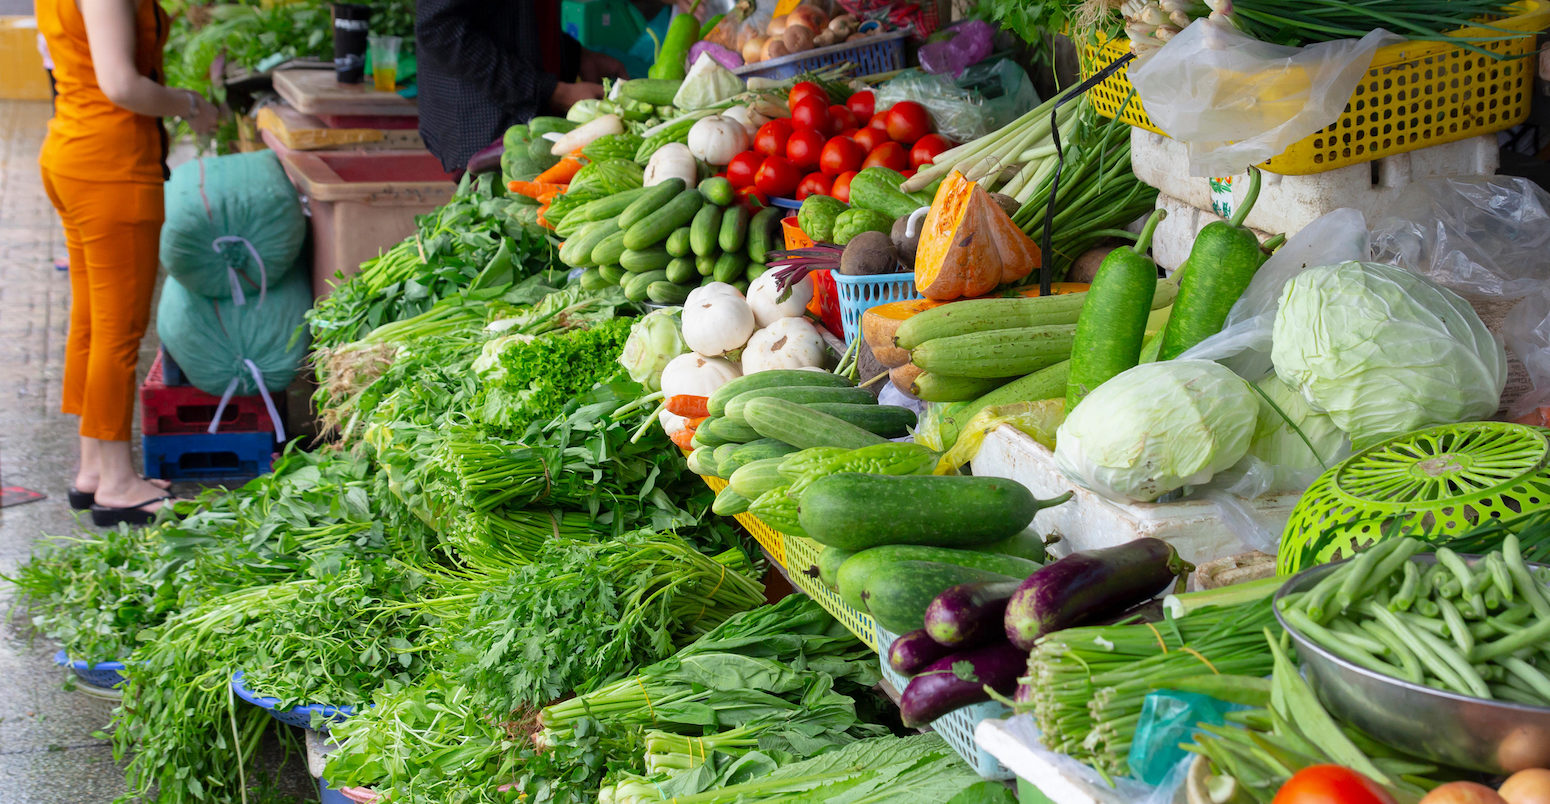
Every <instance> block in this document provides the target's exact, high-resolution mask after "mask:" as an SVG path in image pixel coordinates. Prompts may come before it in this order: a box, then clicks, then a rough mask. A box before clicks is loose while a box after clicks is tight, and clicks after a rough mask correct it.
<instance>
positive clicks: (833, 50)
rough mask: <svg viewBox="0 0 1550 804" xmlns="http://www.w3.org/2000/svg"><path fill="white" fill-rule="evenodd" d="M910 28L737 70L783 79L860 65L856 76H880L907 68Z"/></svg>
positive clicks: (748, 65) (748, 74) (805, 51)
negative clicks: (836, 67) (906, 47)
mask: <svg viewBox="0 0 1550 804" xmlns="http://www.w3.org/2000/svg"><path fill="white" fill-rule="evenodd" d="M909 35H910V34H909V32H908V31H895V32H893V33H890V34H882V35H880V36H872V37H868V38H866V39H859V40H857V41H855V42H842V43H840V44H838V45H830V46H828V47H820V48H814V49H812V50H804V51H802V52H801V53H793V54H791V55H789V56H781V57H780V58H778V59H765V60H764V61H759V62H754V63H753V64H747V65H744V66H742V67H739V68H737V69H736V70H733V72H735V73H737V74H738V75H740V76H742V77H743V78H745V79H746V78H770V79H774V80H780V79H784V78H791V77H792V76H795V75H800V74H802V73H806V72H816V71H818V70H823V69H825V68H828V67H833V66H835V65H837V64H843V63H845V62H850V63H851V64H854V65H856V71H855V74H856V75H876V74H878V73H891V72H893V71H894V70H902V69H904V38H905V37H907V36H909Z"/></svg>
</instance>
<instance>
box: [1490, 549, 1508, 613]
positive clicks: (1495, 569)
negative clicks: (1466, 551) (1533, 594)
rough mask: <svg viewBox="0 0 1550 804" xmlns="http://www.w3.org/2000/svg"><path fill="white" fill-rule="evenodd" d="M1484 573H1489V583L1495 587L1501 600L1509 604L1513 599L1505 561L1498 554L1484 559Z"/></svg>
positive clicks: (1494, 553) (1491, 554)
mask: <svg viewBox="0 0 1550 804" xmlns="http://www.w3.org/2000/svg"><path fill="white" fill-rule="evenodd" d="M1485 568H1486V571H1488V572H1490V573H1491V582H1492V583H1493V584H1495V585H1496V590H1497V591H1498V592H1500V593H1501V596H1502V600H1503V601H1504V602H1506V603H1511V602H1512V601H1513V599H1514V597H1515V595H1514V592H1513V588H1512V573H1510V572H1508V571H1507V561H1506V560H1505V559H1503V558H1502V554H1501V553H1499V552H1493V553H1490V554H1488V555H1486V557H1485Z"/></svg>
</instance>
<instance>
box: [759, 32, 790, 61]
mask: <svg viewBox="0 0 1550 804" xmlns="http://www.w3.org/2000/svg"><path fill="white" fill-rule="evenodd" d="M790 52H791V51H790V50H787V49H786V43H785V42H782V41H781V40H780V37H778V36H772V37H770V41H768V42H765V43H764V50H762V51H760V53H759V55H760V56H761V57H762V58H761V59H760V60H761V61H769V60H770V59H778V58H780V57H781V56H785V55H788V54H790Z"/></svg>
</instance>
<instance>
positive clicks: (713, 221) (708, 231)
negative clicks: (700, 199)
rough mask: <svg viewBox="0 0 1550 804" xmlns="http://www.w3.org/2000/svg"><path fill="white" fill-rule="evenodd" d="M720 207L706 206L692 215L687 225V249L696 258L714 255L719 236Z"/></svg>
mask: <svg viewBox="0 0 1550 804" xmlns="http://www.w3.org/2000/svg"><path fill="white" fill-rule="evenodd" d="M723 214H724V213H723V212H722V210H721V207H718V206H716V205H715V204H706V205H705V206H703V207H700V211H699V212H696V213H695V214H694V220H693V221H691V222H690V223H689V249H690V250H691V251H693V252H694V256H696V257H709V256H711V255H713V254H715V253H716V238H718V237H720V236H721V216H722V215H723Z"/></svg>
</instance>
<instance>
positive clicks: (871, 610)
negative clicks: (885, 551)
mask: <svg viewBox="0 0 1550 804" xmlns="http://www.w3.org/2000/svg"><path fill="white" fill-rule="evenodd" d="M846 563H847V564H848V563H850V562H848V561H847V562H846ZM842 571H843V570H842ZM1016 580H1020V579H1019V578H1014V577H1011V576H1009V575H1001V574H999V573H995V572H986V571H985V570H978V569H970V568H968V567H959V566H956V565H953V564H936V563H933V562H930V561H901V562H899V563H897V564H893V565H891V566H887V567H884V568H882V569H881V570H880V571H878V572H877V573H875V574H874V575H873V576H872V577H871V578H868V579H867V582H866V585H865V587H864V588H863V589H862V591H861V598H862V602H863V605H864V606H865V608H864V609H863V610H864V611H866V612H867V613H868V614H871V615H872V619H874V620H876V621H877V624H878V625H880V626H882V627H883V628H886V629H888V630H889V631H893V632H894V633H898V634H905V633H909V632H910V631H914V630H916V629H917V628H924V627H925V625H926V620H925V617H926V609H927V608H928V607H929V606H930V605H931V601H933V600H935V599H936V596H937V595H940V594H941V593H942V592H944V591H946V590H947V589H950V588H952V587H954V586H957V585H959V584H963V583H979V582H983V581H1016Z"/></svg>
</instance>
